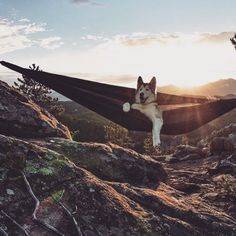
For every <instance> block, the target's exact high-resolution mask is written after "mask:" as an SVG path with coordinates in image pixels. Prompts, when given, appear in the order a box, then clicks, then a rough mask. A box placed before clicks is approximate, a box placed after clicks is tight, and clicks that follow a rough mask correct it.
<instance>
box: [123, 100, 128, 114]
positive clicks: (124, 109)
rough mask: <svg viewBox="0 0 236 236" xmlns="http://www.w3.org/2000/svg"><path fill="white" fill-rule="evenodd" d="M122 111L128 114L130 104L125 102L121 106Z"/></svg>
mask: <svg viewBox="0 0 236 236" xmlns="http://www.w3.org/2000/svg"><path fill="white" fill-rule="evenodd" d="M123 111H124V112H129V111H130V103H129V102H126V103H124V104H123Z"/></svg>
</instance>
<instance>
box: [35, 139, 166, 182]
mask: <svg viewBox="0 0 236 236" xmlns="http://www.w3.org/2000/svg"><path fill="white" fill-rule="evenodd" d="M34 143H36V144H37V145H40V146H44V147H47V148H49V149H51V150H54V151H57V152H59V153H61V154H63V155H66V156H69V157H70V160H71V161H73V162H74V163H75V164H76V165H78V166H80V167H83V168H85V169H86V170H88V171H90V172H92V173H93V174H94V175H96V176H97V177H99V178H101V179H103V180H107V181H119V182H128V183H131V184H136V185H137V184H138V185H145V186H151V185H156V184H157V183H158V182H159V181H165V179H166V177H167V174H166V172H165V170H164V169H163V167H162V165H161V164H160V163H159V162H157V161H155V160H153V159H152V158H151V157H150V156H146V155H141V154H138V153H137V152H135V151H133V150H131V149H125V148H122V147H120V146H117V145H115V144H111V143H110V144H107V145H105V144H99V143H78V142H73V141H68V140H65V139H59V138H54V139H47V140H44V141H37V140H36V141H34Z"/></svg>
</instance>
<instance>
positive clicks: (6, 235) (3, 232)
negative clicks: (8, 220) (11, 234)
mask: <svg viewBox="0 0 236 236" xmlns="http://www.w3.org/2000/svg"><path fill="white" fill-rule="evenodd" d="M0 234H1V235H3V236H8V233H7V232H6V231H5V230H4V229H3V228H2V226H1V225H0Z"/></svg>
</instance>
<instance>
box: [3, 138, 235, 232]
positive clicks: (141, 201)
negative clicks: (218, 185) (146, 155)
mask: <svg viewBox="0 0 236 236" xmlns="http://www.w3.org/2000/svg"><path fill="white" fill-rule="evenodd" d="M69 144H70V143H69V142H67V145H68V146H69ZM57 145H60V144H59V143H57ZM72 145H75V144H74V143H73V144H72ZM54 147H55V145H54ZM54 149H55V148H54ZM87 149H91V147H87ZM98 149H99V147H97V146H96V148H95V150H94V151H93V155H96V152H99V150H98ZM102 149H103V148H102ZM113 149H114V148H113ZM117 149H118V150H116V147H115V149H114V151H113V153H111V154H113V155H114V156H112V155H111V154H110V155H109V153H110V151H104V158H106V159H107V160H109V159H112V158H114V157H116V156H119V155H120V156H123V158H124V159H123V160H124V162H123V168H126V164H127V162H125V156H126V155H129V154H128V153H129V151H128V150H127V151H126V150H123V149H122V150H119V148H118V147H117ZM96 150H97V151H96ZM103 150H104V149H103ZM84 151H85V152H86V148H85V147H82V148H81V149H78V150H77V159H79V158H80V155H79V154H81V156H83V152H84ZM87 154H88V152H87ZM98 155H101V154H98ZM71 156H72V155H71V152H68V153H66V151H64V152H63V153H60V152H59V151H55V150H52V149H50V148H47V147H43V146H42V145H41V146H39V145H37V144H36V143H35V142H34V143H32V142H29V141H22V140H19V139H16V138H10V137H7V136H3V135H0V159H1V168H0V204H1V210H4V212H5V213H7V214H8V215H10V216H11V217H12V218H13V219H14V220H16V221H17V222H18V223H19V224H20V225H22V226H23V227H24V228H25V229H26V230H27V231H28V232H29V234H30V235H32V236H38V235H46V236H50V235H51V236H52V235H55V234H54V233H53V232H51V231H50V230H48V229H46V228H45V227H42V224H38V223H37V222H35V221H34V220H32V212H33V210H34V208H35V199H34V198H33V197H32V192H31V191H30V189H29V186H28V185H26V183H27V182H26V181H28V184H29V185H30V186H31V188H32V191H33V193H34V194H35V196H36V197H37V198H38V199H39V200H40V204H39V206H38V212H37V214H36V215H37V217H38V218H39V219H40V220H41V221H42V222H46V223H48V224H50V225H52V226H54V227H55V228H57V229H58V230H59V231H60V232H61V235H66V236H73V235H79V234H78V233H77V231H76V227H75V224H74V223H73V219H72V218H71V216H69V215H68V213H67V212H66V211H65V210H63V207H61V206H62V205H58V204H57V203H56V202H55V201H54V200H53V198H56V199H58V200H60V202H61V203H62V204H63V206H65V207H66V208H67V209H68V210H69V211H70V212H73V215H72V216H73V217H74V220H76V221H77V222H78V225H79V227H80V230H81V231H82V233H83V235H85V236H89V235H92V236H93V235H104V236H109V235H114V236H119V235H120V236H121V235H130V236H131V235H137V236H141V235H150V236H151V235H153V236H154V235H155V236H165V235H166V236H168V235H171V236H179V235H186V236H191V235H199V236H200V235H209V236H211V235H212V236H213V235H222V236H223V235H225V236H226V235H235V234H236V221H235V218H233V217H231V216H229V215H228V214H226V213H225V212H223V211H222V210H220V209H219V208H214V207H212V206H210V205H208V204H207V203H206V202H204V201H203V199H201V197H200V196H199V197H196V198H193V197H189V198H188V197H187V196H186V195H185V194H183V193H182V192H180V191H177V190H175V189H173V188H171V187H169V186H168V185H166V184H164V183H159V185H158V186H157V187H155V189H149V188H147V187H142V186H133V185H131V184H128V183H119V182H111V181H109V182H108V181H104V180H101V179H100V178H97V177H96V176H95V175H93V174H91V173H90V172H88V171H87V170H85V169H84V168H80V167H78V165H76V163H75V162H73V161H74V160H75V157H74V156H72V158H71V159H70V157H71ZM82 158H85V157H82ZM88 158H89V157H88ZM128 158H129V157H128ZM137 161H138V160H137ZM138 162H139V161H138ZM77 163H79V162H77ZM120 165H122V162H121V163H120ZM103 167H104V168H105V165H103ZM144 167H145V166H144ZM120 168H121V166H120ZM141 171H142V170H141V169H140V172H141ZM145 171H148V170H145ZM23 174H24V175H25V176H26V180H25V179H24V175H23ZM27 186H28V187H27ZM52 196H53V198H52ZM76 209H77V210H76ZM0 215H1V229H3V230H5V231H6V232H7V233H8V234H9V235H23V234H22V230H21V229H20V228H19V227H16V226H15V225H14V223H13V222H12V221H11V220H9V219H8V218H7V217H5V215H3V214H2V212H0Z"/></svg>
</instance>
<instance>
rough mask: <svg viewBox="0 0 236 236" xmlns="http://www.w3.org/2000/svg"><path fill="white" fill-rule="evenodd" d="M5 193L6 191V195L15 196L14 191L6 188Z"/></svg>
mask: <svg viewBox="0 0 236 236" xmlns="http://www.w3.org/2000/svg"><path fill="white" fill-rule="evenodd" d="M6 191H7V194H8V195H14V194H15V193H14V191H13V190H12V189H9V188H7V190H6Z"/></svg>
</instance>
